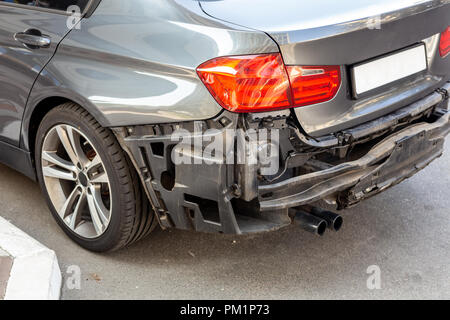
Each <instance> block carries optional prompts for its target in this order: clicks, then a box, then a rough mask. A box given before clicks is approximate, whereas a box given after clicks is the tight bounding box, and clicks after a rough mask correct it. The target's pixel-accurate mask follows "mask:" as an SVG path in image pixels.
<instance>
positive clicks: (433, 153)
mask: <svg viewBox="0 0 450 320" xmlns="http://www.w3.org/2000/svg"><path fill="white" fill-rule="evenodd" d="M449 89H450V83H447V84H446V85H445V86H444V87H443V88H442V89H440V90H438V91H436V92H434V93H432V94H430V95H429V96H427V97H425V98H423V99H421V100H420V101H417V102H415V103H413V104H411V105H409V106H407V107H405V108H403V109H400V110H398V111H396V112H394V113H392V114H390V115H388V116H385V117H383V118H380V119H377V120H375V121H372V122H369V123H366V124H363V125H361V126H358V127H355V128H352V129H350V130H346V131H343V132H339V133H336V134H335V135H333V136H328V137H323V138H322V139H312V138H309V137H307V136H303V135H302V134H301V133H300V131H299V130H298V129H295V128H292V127H291V126H289V125H286V123H289V121H288V118H289V114H288V115H286V114H284V113H281V114H280V115H278V118H275V119H274V118H273V117H272V116H270V118H271V120H274V121H272V123H273V122H275V123H276V125H275V127H279V128H281V131H282V133H281V134H280V137H281V140H283V141H281V140H280V144H284V145H286V144H289V145H290V143H291V142H292V141H293V140H294V138H293V136H295V138H296V139H297V138H298V143H297V144H296V146H295V148H297V149H298V145H301V146H303V147H302V148H301V150H300V151H299V150H297V151H296V152H295V155H296V157H297V158H298V159H300V160H298V161H292V162H293V163H295V166H298V168H293V167H292V165H291V164H290V165H289V166H288V165H287V162H288V161H287V160H286V159H287V157H288V156H286V157H285V155H284V153H283V152H282V151H281V152H280V154H281V156H282V157H284V158H285V159H282V162H286V167H285V169H286V168H288V167H289V170H287V171H286V173H285V174H284V175H280V177H279V179H275V181H274V182H273V183H267V181H268V180H266V182H263V180H264V179H261V174H260V172H259V167H258V165H253V164H251V165H250V164H249V165H242V164H241V165H239V164H232V163H231V164H230V163H227V161H216V160H214V159H212V158H211V157H209V156H207V155H205V153H204V152H201V151H202V149H201V150H200V152H197V151H195V150H191V149H189V150H190V151H186V149H185V148H184V149H180V148H179V141H174V139H173V133H174V132H176V130H178V129H180V128H181V129H184V130H186V131H189V132H192V136H193V137H194V136H195V135H198V133H194V132H198V131H196V129H198V127H201V128H202V131H201V132H204V137H205V136H206V135H207V136H208V139H206V140H207V141H211V139H214V138H215V137H216V138H217V137H219V136H220V137H221V139H222V140H223V141H227V140H233V139H234V140H236V139H239V138H236V137H230V136H228V133H227V130H226V129H236V128H239V127H244V128H247V127H248V126H247V124H245V122H246V121H247V120H248V116H245V115H238V114H234V113H230V112H224V113H222V114H221V115H220V116H218V117H217V118H216V119H212V120H207V121H200V122H195V123H194V122H187V123H179V124H167V125H164V124H162V125H149V126H130V127H122V128H114V129H113V131H114V133H115V134H116V136H117V138H118V140H119V142H120V143H121V145H122V147H123V148H124V150H125V151H126V152H127V153H128V154H129V156H130V159H131V161H132V162H133V164H134V166H135V167H136V169H137V171H138V173H139V176H140V178H141V180H142V183H143V185H144V186H145V189H146V192H147V195H148V197H149V200H150V202H151V204H152V206H153V208H154V210H155V212H156V213H157V216H158V218H159V221H160V224H161V226H162V227H163V228H168V227H176V228H180V229H187V230H197V231H204V232H219V233H231V234H242V233H253V232H261V231H269V230H275V229H278V228H281V227H284V226H286V225H289V224H290V223H291V222H292V220H291V218H290V217H289V208H293V207H299V206H302V205H307V204H311V203H313V202H315V201H318V200H321V199H324V200H327V201H329V202H333V203H336V204H337V205H338V208H340V209H343V208H346V207H349V206H352V205H354V204H356V203H358V202H360V201H362V200H364V199H366V198H368V197H371V196H373V195H375V194H378V193H379V192H382V191H384V190H386V189H387V188H389V187H391V186H393V185H396V184H398V183H400V182H401V181H403V180H404V179H406V178H408V177H410V176H412V175H413V174H415V173H416V172H418V171H419V170H421V169H423V168H424V167H426V166H427V165H428V164H429V163H431V162H432V161H433V160H435V159H436V158H438V157H439V156H441V155H442V153H443V148H444V139H445V137H446V136H447V135H448V133H449V132H450V111H449V110H448V93H449V91H450V90H449ZM260 120H261V121H263V122H264V119H260ZM243 123H244V124H243ZM277 123H278V124H281V125H279V126H278V125H277ZM260 125H261V124H259V126H260ZM207 129H214V131H213V132H214V133H213V134H211V133H207V131H206V130H207ZM375 139H377V140H375ZM287 141H289V142H287ZM374 141H376V143H372V144H370V143H371V142H374ZM358 143H369V144H370V146H369V147H368V148H367V150H365V152H364V153H363V154H362V155H361V156H359V157H358V158H356V159H352V160H351V161H339V162H338V163H330V164H326V165H325V166H324V165H323V164H322V165H321V166H318V167H317V166H316V167H315V168H316V169H314V170H309V171H306V172H305V170H304V168H311V162H314V161H315V156H314V155H317V154H318V153H320V152H322V153H326V154H328V153H330V152H334V150H341V149H344V148H346V150H348V149H352V147H353V145H356V144H358ZM233 148H235V146H234V145H233V144H231V146H230V147H229V148H228V149H226V154H227V155H229V154H230V153H233V152H234V151H235V150H234V149H233ZM280 148H281V147H280ZM283 148H284V149H286V148H285V147H283ZM283 148H281V149H283ZM292 148H294V147H292ZM181 150H184V151H181ZM305 150H306V151H305ZM311 150H312V152H311ZM173 152H184V153H185V156H186V157H188V158H192V159H193V161H192V164H191V163H185V164H177V165H176V166H175V165H174V164H173V162H172V160H171V157H172V153H173ZM291 155H292V154H291ZM224 158H225V156H224ZM195 160H197V161H195ZM198 160H201V161H198ZM195 163H199V164H195ZM313 167H314V166H313Z"/></svg>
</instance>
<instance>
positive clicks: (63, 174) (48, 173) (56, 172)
mask: <svg viewBox="0 0 450 320" xmlns="http://www.w3.org/2000/svg"><path fill="white" fill-rule="evenodd" d="M42 174H43V175H44V176H45V177H49V178H57V179H61V180H68V181H75V180H76V178H75V176H74V174H73V173H72V172H68V171H65V170H61V169H58V168H56V167H55V166H51V167H43V168H42Z"/></svg>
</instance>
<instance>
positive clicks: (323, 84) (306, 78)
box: [287, 66, 341, 107]
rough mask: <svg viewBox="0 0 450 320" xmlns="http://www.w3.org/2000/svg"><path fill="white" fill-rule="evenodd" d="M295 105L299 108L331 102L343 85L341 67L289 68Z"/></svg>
mask: <svg viewBox="0 0 450 320" xmlns="http://www.w3.org/2000/svg"><path fill="white" fill-rule="evenodd" d="M287 71H288V74H289V79H290V80H291V87H292V96H293V97H294V105H295V106H297V107H300V106H306V105H310V104H315V103H320V102H325V101H329V100H331V99H333V98H334V96H335V95H336V93H337V92H338V90H339V87H340V85H341V68H340V67H339V66H318V67H297V66H288V67H287Z"/></svg>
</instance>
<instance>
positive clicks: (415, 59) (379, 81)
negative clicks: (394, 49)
mask: <svg viewBox="0 0 450 320" xmlns="http://www.w3.org/2000/svg"><path fill="white" fill-rule="evenodd" d="M426 69H427V56H426V50H425V45H420V46H417V47H414V48H412V49H408V50H404V51H402V52H399V53H395V54H391V55H389V56H386V57H383V58H380V59H377V60H374V61H371V62H367V63H363V64H360V65H357V66H355V67H353V69H352V73H353V85H354V91H355V93H356V94H357V95H360V94H362V93H365V92H367V91H370V90H373V89H376V88H378V87H381V86H384V85H386V84H389V83H391V82H394V81H397V80H400V79H403V78H406V77H408V76H410V75H413V74H415V73H418V72H421V71H423V70H426Z"/></svg>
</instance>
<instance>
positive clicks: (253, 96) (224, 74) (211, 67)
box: [197, 54, 291, 112]
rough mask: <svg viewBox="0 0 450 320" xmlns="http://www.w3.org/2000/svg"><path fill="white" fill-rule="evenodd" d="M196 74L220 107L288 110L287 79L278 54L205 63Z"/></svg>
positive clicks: (229, 58)
mask: <svg viewBox="0 0 450 320" xmlns="http://www.w3.org/2000/svg"><path fill="white" fill-rule="evenodd" d="M197 73H198V75H199V76H200V78H201V79H202V81H203V83H204V84H205V85H206V87H207V88H208V90H209V92H211V94H212V95H213V96H214V97H215V98H216V100H217V102H219V103H220V105H221V106H222V107H224V108H226V109H228V110H230V111H235V112H258V111H268V110H276V109H283V108H288V107H290V106H291V102H290V88H289V79H288V77H287V74H286V71H285V69H284V64H283V60H282V59H281V56H280V54H265V55H256V56H253V55H252V56H235V57H223V58H216V59H212V60H209V61H207V62H205V63H203V64H202V65H200V66H199V67H198V68H197Z"/></svg>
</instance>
